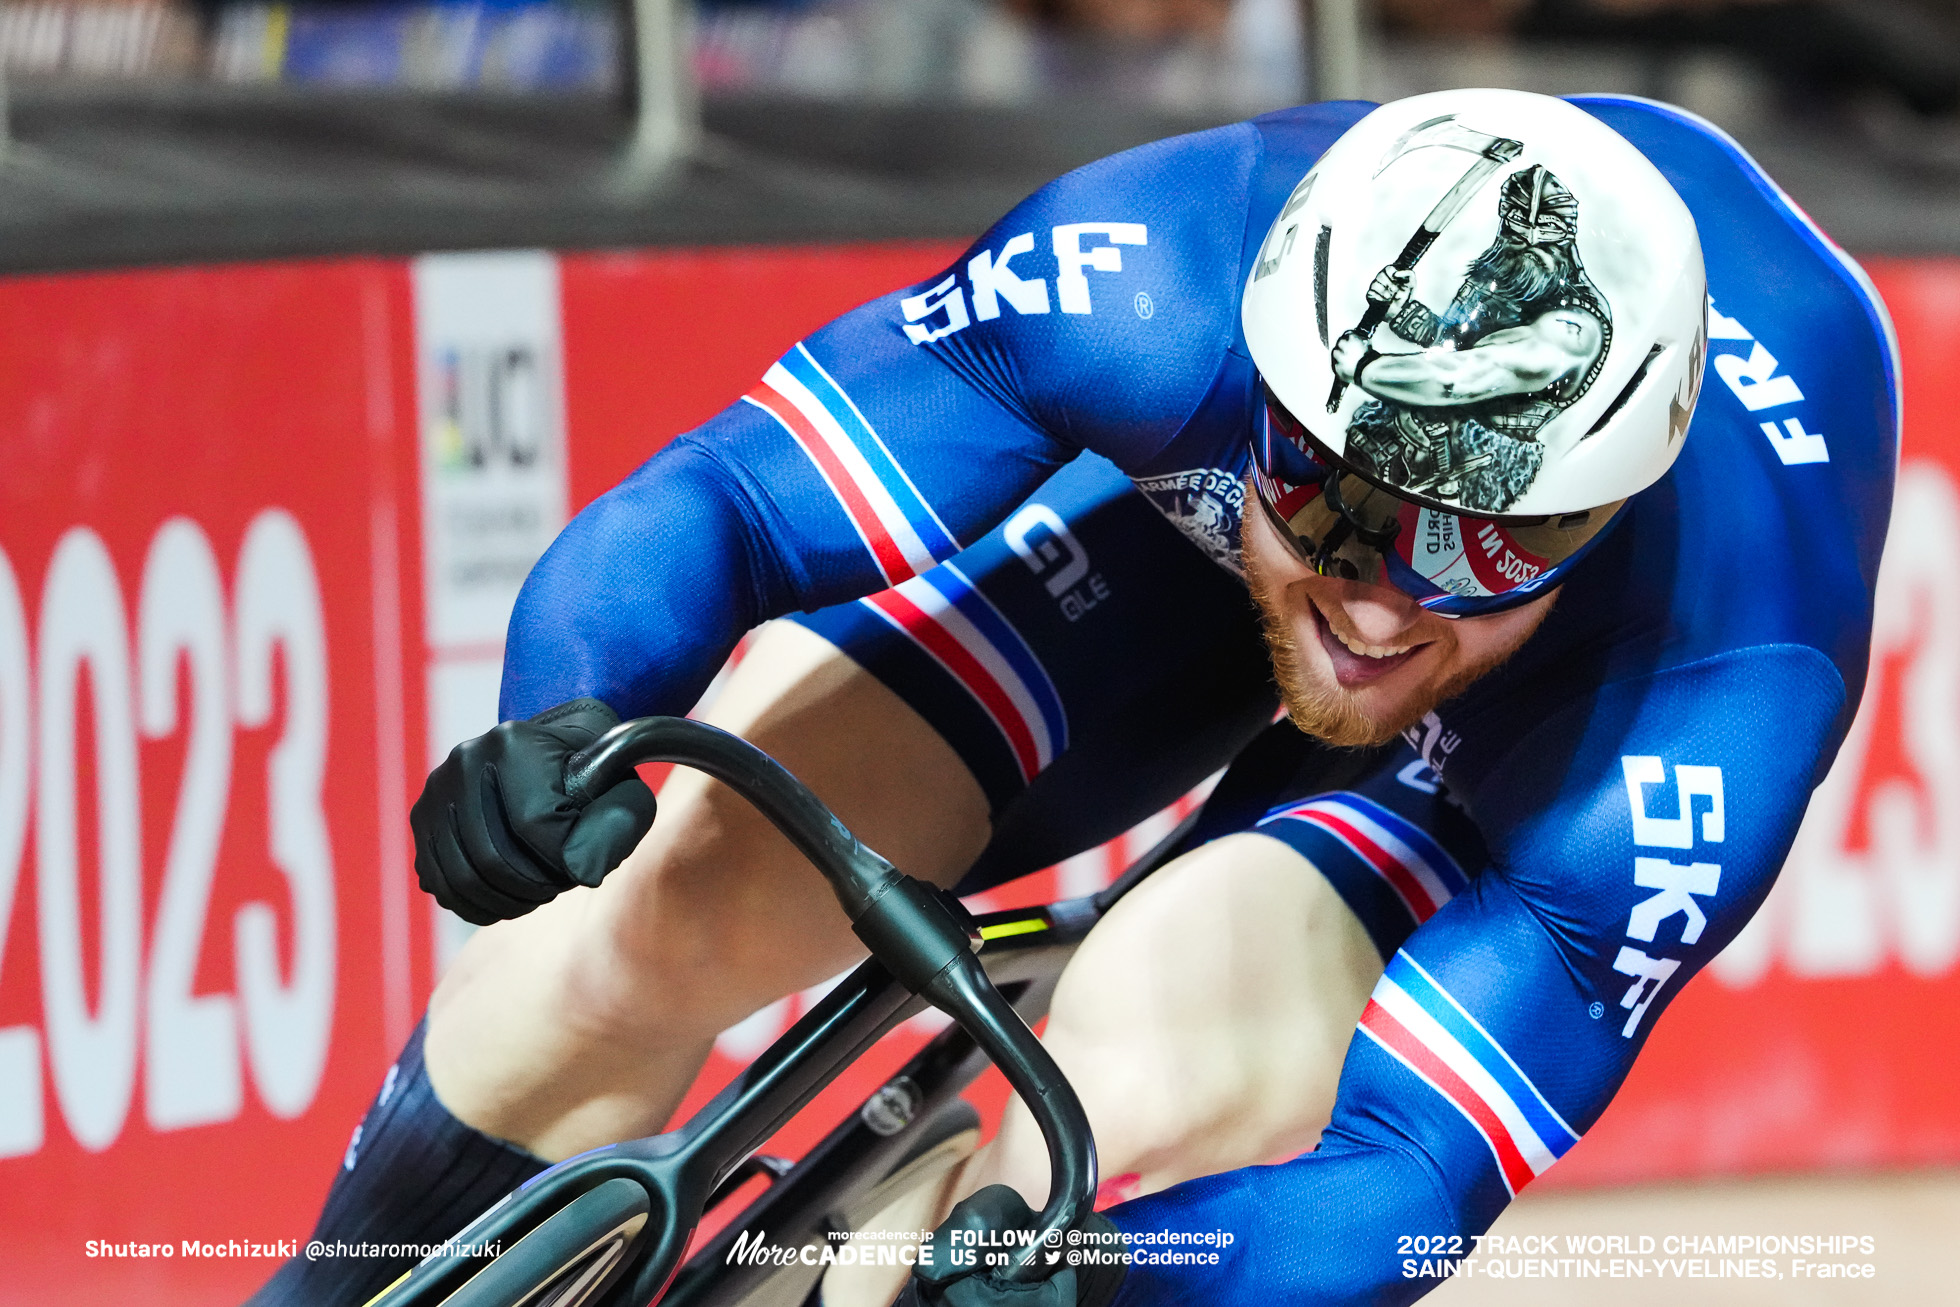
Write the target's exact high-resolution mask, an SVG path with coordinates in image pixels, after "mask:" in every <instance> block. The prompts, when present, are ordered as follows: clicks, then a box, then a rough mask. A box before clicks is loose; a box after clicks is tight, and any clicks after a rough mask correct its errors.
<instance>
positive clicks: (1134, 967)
mask: <svg viewBox="0 0 1960 1307" xmlns="http://www.w3.org/2000/svg"><path fill="white" fill-rule="evenodd" d="M1381 967H1382V963H1381V958H1380V955H1379V954H1378V953H1377V952H1376V951H1375V949H1374V946H1373V944H1372V943H1371V942H1370V940H1369V938H1368V936H1367V933H1366V931H1365V930H1364V929H1363V928H1362V926H1361V924H1360V922H1359V921H1358V920H1356V919H1355V917H1354V914H1353V913H1352V912H1351V911H1350V910H1349V909H1348V908H1347V906H1346V905H1345V904H1344V903H1343V902H1342V901H1341V899H1340V897H1339V896H1338V895H1337V894H1336V893H1334V891H1333V890H1332V888H1331V887H1330V886H1329V885H1328V884H1327V882H1326V881H1325V879H1324V878H1322V877H1321V876H1320V874H1319V873H1318V871H1316V870H1315V868H1314V867H1313V866H1312V864H1311V863H1309V862H1308V861H1307V860H1306V859H1304V858H1302V857H1301V856H1300V855H1299V854H1298V853H1296V852H1294V851H1293V850H1291V849H1290V848H1287V847H1286V846H1284V845H1281V844H1279V843H1278V842H1277V841H1273V840H1268V839H1265V838H1263V837H1258V836H1244V837H1231V838H1228V839H1225V840H1220V841H1217V842H1216V843H1213V844H1210V845H1207V846H1205V847H1204V848H1202V849H1199V850H1197V851H1195V852H1194V853H1192V854H1188V855H1186V856H1185V857H1183V858H1180V859H1179V860H1178V861H1176V862H1174V863H1172V864H1171V865H1170V866H1168V867H1166V868H1165V869H1164V870H1163V871H1162V872H1159V873H1158V874H1157V875H1156V876H1153V877H1152V878H1151V879H1150V880H1148V881H1145V882H1144V883H1143V885H1141V886H1139V887H1138V888H1137V889H1136V890H1135V891H1133V892H1132V894H1131V895H1129V896H1128V897H1126V898H1125V899H1124V900H1123V901H1122V902H1121V903H1119V904H1118V905H1117V907H1116V908H1115V909H1114V910H1112V912H1111V913H1110V915H1109V917H1108V918H1107V919H1106V920H1105V921H1104V922H1103V923H1102V924H1101V925H1100V926H1098V927H1097V929H1096V931H1095V932H1094V933H1093V934H1091V936H1090V937H1089V939H1088V940H1087V941H1086V942H1085V943H1084V945H1083V948H1082V950H1081V951H1080V952H1079V953H1078V954H1077V955H1076V958H1075V959H1074V960H1073V961H1072V962H1071V963H1070V965H1069V968H1068V970H1067V972H1065V973H1064V975H1063V978H1062V982H1061V985H1060V986H1059V987H1058V989H1057V992H1056V995H1055V1002H1054V1011H1053V1016H1052V1017H1051V1019H1050V1023H1049V1034H1048V1040H1049V1043H1050V1045H1051V1047H1053V1048H1054V1050H1055V1053H1056V1057H1057V1059H1058V1060H1059V1061H1061V1062H1062V1065H1063V1067H1064V1069H1065V1070H1067V1071H1068V1073H1069V1074H1070V1076H1071V1077H1072V1078H1075V1079H1077V1080H1078V1081H1079V1082H1080V1083H1081V1085H1082V1088H1083V1091H1084V1096H1085V1099H1087V1100H1088V1101H1089V1102H1090V1110H1091V1114H1092V1119H1093V1118H1094V1117H1095V1116H1097V1115H1098V1114H1100V1115H1101V1116H1102V1117H1103V1118H1104V1119H1103V1120H1097V1121H1096V1129H1097V1135H1098V1139H1099V1140H1102V1139H1103V1138H1104V1137H1105V1136H1107V1138H1108V1145H1109V1147H1111V1148H1114V1149H1118V1150H1120V1151H1122V1152H1124V1153H1126V1154H1128V1155H1129V1156H1130V1160H1129V1161H1128V1162H1127V1163H1126V1164H1125V1165H1124V1166H1123V1169H1124V1170H1131V1171H1139V1172H1142V1173H1145V1174H1150V1173H1155V1174H1159V1175H1172V1174H1175V1175H1176V1177H1177V1178H1185V1177H1188V1176H1191V1175H1199V1174H1205V1173H1207V1172H1209V1171H1216V1170H1221V1169H1227V1168H1229V1167H1233V1166H1242V1165H1248V1164H1251V1163H1255V1162H1263V1161H1268V1160H1271V1159H1272V1158H1273V1157H1275V1156H1277V1155H1280V1154H1284V1153H1288V1152H1293V1151H1299V1150H1301V1149H1304V1148H1308V1147H1311V1146H1312V1144H1313V1142H1314V1140H1315V1139H1316V1138H1317V1137H1318V1135H1319V1132H1320V1129H1321V1128H1322V1127H1323V1126H1324V1124H1325V1122H1326V1120H1327V1118H1328V1115H1329V1113H1330V1112H1331V1110H1332V1104H1333V1100H1334V1093H1335V1088H1336V1085H1337V1082H1338V1079H1339V1074H1340V1067H1341V1063H1342V1060H1343V1057H1344V1055H1345V1051H1346V1048H1347V1045H1348V1042H1349V1040H1350V1038H1351V1037H1352V1034H1353V1031H1354V1026H1355V1022H1356V1021H1357V1020H1358V1018H1359V1017H1360V1014H1361V1009H1362V1008H1363V1006H1365V1004H1366V1002H1367V996H1368V992H1369V990H1370V989H1371V988H1372V987H1373V984H1374V982H1375V979H1376V978H1377V977H1378V976H1379V975H1380V972H1381ZM1138 1084H1150V1085H1152V1086H1153V1090H1152V1092H1151V1093H1150V1094H1147V1095H1139V1094H1137V1093H1135V1086H1136V1085H1138ZM1105 1121H1106V1122H1107V1124H1105ZM1110 1169H1111V1174H1118V1173H1119V1171H1118V1170H1117V1168H1116V1164H1115V1162H1114V1160H1113V1159H1112V1165H1111V1168H1110ZM1166 1182H1168V1181H1166Z"/></svg>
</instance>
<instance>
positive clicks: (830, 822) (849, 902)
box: [565, 717, 900, 921]
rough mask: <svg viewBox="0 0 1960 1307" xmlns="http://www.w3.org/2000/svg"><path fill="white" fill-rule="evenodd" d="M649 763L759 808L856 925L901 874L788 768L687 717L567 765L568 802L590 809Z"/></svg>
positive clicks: (643, 729)
mask: <svg viewBox="0 0 1960 1307" xmlns="http://www.w3.org/2000/svg"><path fill="white" fill-rule="evenodd" d="M649 762H671V763H678V764H680V765H681V766H684V767H692V768H694V769H695V770H697V771H703V772H706V773H707V774H708V775H710V776H712V777H714V778H715V779H716V780H718V781H720V782H721V783H722V784H724V785H726V786H728V787H729V788H730V789H732V790H734V791H735V792H736V793H737V794H739V795H741V796H742V797H743V798H744V799H747V800H748V801H749V802H750V803H752V804H754V805H755V807H756V809H757V810H758V811H759V812H761V813H762V815H763V816H765V817H767V818H768V819H769V821H770V824H772V825H773V826H775V828H776V829H777V830H779V831H781V832H782V833H783V835H784V837H785V838H787V839H788V840H789V842H790V843H791V844H794V845H795V846H796V848H797V851H798V852H800V853H801V854H802V855H803V856H804V857H806V858H808V859H809V860H810V861H811V862H812V863H814V864H815V865H816V868H817V870H818V871H821V872H822V873H823V874H824V878H825V879H827V880H828V881H830V884H831V888H832V889H834V890H835V891H836V892H837V898H838V901H839V902H841V903H842V904H843V905H844V911H845V912H846V913H848V914H849V915H850V917H851V919H852V920H853V921H855V920H857V918H858V917H860V916H861V915H863V913H864V910H865V908H867V907H869V906H870V904H871V901H872V900H873V899H875V898H877V897H878V896H879V895H880V894H881V893H883V892H884V891H885V889H887V888H888V887H889V886H890V885H891V884H892V883H893V882H894V881H896V880H897V878H898V876H899V874H900V873H899V871H898V868H896V867H894V866H892V864H891V863H889V862H887V861H885V859H884V858H882V857H880V856H879V855H878V854H876V853H874V852H872V851H871V850H870V849H867V848H866V847H864V845H863V844H861V843H860V842H859V841H858V838H857V836H855V835H853V834H851V832H850V831H848V830H846V829H845V827H844V823H842V822H840V821H838V820H837V818H836V817H835V816H834V815H833V814H832V813H831V811H830V809H829V808H827V807H825V806H824V804H823V801H822V800H821V799H819V798H817V796H816V795H814V794H812V793H810V789H809V787H808V786H806V785H805V784H803V782H802V781H799V780H797V779H796V777H794V776H792V775H790V774H789V771H788V769H787V768H785V767H784V766H783V765H782V764H781V763H779V762H777V761H776V760H775V759H774V758H771V757H770V756H769V755H768V754H766V753H764V752H763V751H762V750H760V749H758V748H756V747H755V746H754V745H753V744H750V743H749V742H748V741H747V740H744V739H742V738H741V737H739V736H735V735H730V734H729V733H728V732H727V731H724V730H719V729H717V728H716V727H713V726H709V725H707V724H706V723H704V722H693V721H688V720H687V719H686V718H683V717H641V718H638V719H637V720H634V721H630V722H621V723H620V724H619V725H617V726H615V727H613V728H612V729H611V730H610V731H607V732H606V733H605V734H604V735H602V736H600V737H599V738H598V739H597V740H594V741H593V742H592V743H591V744H590V745H588V746H587V747H586V748H584V749H582V750H580V751H579V752H578V753H575V754H573V755H572V756H571V757H570V758H567V759H566V760H565V794H566V796H567V797H568V798H570V799H571V801H572V802H573V803H574V804H576V805H578V806H579V807H581V808H582V807H584V806H585V805H586V804H588V803H590V802H591V801H592V800H593V799H594V798H596V797H597V796H598V795H600V794H603V793H604V792H605V791H607V790H609V789H611V788H612V787H613V786H614V785H617V784H618V783H619V782H620V781H623V780H625V779H626V778H627V777H628V776H630V775H631V774H632V772H633V769H634V768H635V767H638V766H640V765H641V764H643V763H649Z"/></svg>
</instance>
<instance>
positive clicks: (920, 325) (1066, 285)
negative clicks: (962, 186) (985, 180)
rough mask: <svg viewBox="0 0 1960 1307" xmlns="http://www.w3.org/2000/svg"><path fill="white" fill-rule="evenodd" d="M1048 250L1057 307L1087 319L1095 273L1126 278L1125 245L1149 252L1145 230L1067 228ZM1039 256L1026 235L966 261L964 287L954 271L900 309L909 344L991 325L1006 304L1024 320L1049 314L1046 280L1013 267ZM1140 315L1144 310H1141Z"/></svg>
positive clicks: (1094, 225)
mask: <svg viewBox="0 0 1960 1307" xmlns="http://www.w3.org/2000/svg"><path fill="white" fill-rule="evenodd" d="M1048 238H1049V239H1048V244H1049V248H1050V249H1051V250H1052V251H1053V252H1054V257H1055V302H1056V303H1059V305H1060V307H1061V310H1062V312H1064V313H1079V314H1088V313H1092V312H1094V311H1095V305H1094V302H1093V300H1092V298H1091V296H1090V294H1089V277H1088V274H1089V273H1091V272H1112V273H1113V272H1121V271H1123V251H1122V250H1121V249H1119V248H1117V247H1118V246H1122V245H1147V244H1149V243H1150V233H1149V231H1148V229H1146V228H1145V226H1144V224H1143V223H1140V222H1070V223H1063V224H1062V225H1060V226H1057V227H1051V228H1049V231H1048ZM1033 253H1034V233H1033V232H1031V231H1024V232H1022V233H1021V234H1020V235H1018V236H1015V237H1013V238H1011V239H1010V240H1009V241H1008V242H1007V243H1006V244H1005V245H1003V246H1001V247H1000V249H999V250H998V251H995V250H981V251H980V252H979V253H978V254H975V255H974V256H973V257H972V258H970V259H968V260H967V261H966V281H965V283H964V284H962V283H961V280H960V275H959V273H958V272H957V271H954V272H949V273H947V274H946V276H945V277H944V278H943V279H942V280H940V281H939V282H938V284H936V285H934V286H933V287H931V288H930V289H928V290H924V291H921V292H920V293H919V294H917V295H908V296H907V297H906V298H904V299H902V300H900V301H899V302H898V307H899V310H900V311H901V312H903V313H904V314H905V338H906V339H907V340H909V341H911V342H912V343H913V344H914V345H926V344H930V343H931V342H933V341H935V340H943V339H944V338H946V337H947V336H950V335H952V334H953V333H954V332H956V331H964V330H965V329H966V328H967V327H969V326H971V325H972V324H973V322H974V321H975V320H976V319H977V320H978V321H981V322H991V321H993V320H994V319H995V318H998V317H999V316H1000V315H1001V305H1003V304H1005V305H1006V306H1007V307H1008V308H1011V309H1013V310H1014V312H1016V313H1018V314H1021V315H1022V316H1024V317H1033V316H1035V315H1037V314H1043V313H1047V312H1048V311H1049V309H1050V300H1049V296H1048V280H1047V278H1045V277H1027V276H1023V275H1022V272H1023V271H1024V269H1025V267H1026V266H1027V265H1023V268H1022V269H1017V268H1015V267H1014V260H1015V259H1017V258H1019V257H1021V256H1022V255H1032V254H1033ZM969 287H970V288H971V290H972V292H973V307H972V310H971V312H969V311H968V308H967V291H968V288H969ZM1138 312H1139V315H1141V316H1147V315H1143V314H1142V310H1141V309H1139V310H1138Z"/></svg>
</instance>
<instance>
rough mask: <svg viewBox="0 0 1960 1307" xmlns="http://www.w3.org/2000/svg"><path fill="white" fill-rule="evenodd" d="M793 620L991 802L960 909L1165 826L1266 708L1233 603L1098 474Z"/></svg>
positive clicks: (1243, 600)
mask: <svg viewBox="0 0 1960 1307" xmlns="http://www.w3.org/2000/svg"><path fill="white" fill-rule="evenodd" d="M793 620H795V621H797V622H799V623H801V624H803V625H804V626H806V627H808V628H809V629H810V630H813V631H816V632H818V633H820V634H822V635H824V636H825V637H826V638H827V639H829V640H831V641H832V642H833V643H834V644H835V645H836V646H837V647H838V648H839V649H841V650H842V651H843V652H844V653H845V654H846V655H847V656H848V657H849V658H850V659H851V660H852V661H853V662H855V663H856V664H857V665H858V666H860V667H862V668H864V669H865V670H866V671H867V672H869V673H870V674H871V675H872V676H873V677H875V678H877V680H879V681H880V682H881V683H883V684H884V685H886V686H887V687H889V688H890V689H891V690H892V691H894V692H895V693H896V694H897V695H898V696H899V697H900V698H901V699H903V700H904V701H905V702H906V703H907V704H908V705H909V706H910V707H911V708H912V709H913V710H914V711H915V712H917V713H918V714H919V716H920V717H922V718H923V719H924V720H926V721H927V722H929V723H931V725H932V727H933V729H934V730H935V731H936V732H937V733H938V734H939V735H940V736H941V737H942V738H943V739H944V740H945V741H946V742H947V743H948V744H949V745H950V746H951V747H952V749H953V751H954V752H955V753H956V754H958V756H959V757H960V759H961V761H962V763H963V764H964V766H965V767H966V769H967V770H968V772H969V773H970V774H971V775H972V776H973V777H974V779H975V781H976V782H977V783H978V784H979V786H980V788H981V790H982V791H983V792H984V793H985V795H986V799H987V804H988V807H989V809H990V812H991V816H992V821H993V836H992V840H991V842H990V843H989V845H988V847H987V850H986V852H985V853H984V854H983V855H982V856H981V857H980V859H979V861H978V862H977V863H975V864H974V866H973V868H972V870H971V872H970V873H969V874H968V875H967V876H966V877H965V878H964V880H963V881H962V883H961V885H960V889H961V891H962V892H967V893H970V892H974V891H977V890H980V889H984V888H987V887H988V886H990V885H994V884H998V883H1000V882H1001V881H1004V880H1009V879H1012V878H1013V877H1015V876H1019V875H1023V874H1025V873H1027V872H1030V871H1036V870H1039V869H1040V868H1042V867H1044V866H1047V865H1049V864H1051V863H1053V862H1056V861H1059V860H1060V859H1062V858H1064V857H1067V856H1069V855H1071V854H1074V853H1078V852H1080V851H1082V850H1083V849H1086V848H1091V847H1093V846H1094V845H1096V844H1099V843H1101V842H1102V841H1103V840H1106V839H1108V838H1110V837H1112V836H1114V835H1116V834H1119V833H1121V832H1122V831H1123V830H1126V829H1127V828H1129V827H1130V826H1132V825H1134V824H1135V823H1136V822H1138V821H1140V820H1142V819H1143V818H1145V817H1147V816H1149V815H1151V814H1152V813H1154V812H1156V811H1158V810H1159V809H1161V808H1162V807H1164V806H1165V805H1166V804H1168V803H1170V802H1171V801H1172V800H1174V799H1175V798H1177V797H1178V796H1179V795H1180V794H1182V793H1184V792H1185V791H1186V790H1188V789H1189V788H1190V787H1191V786H1193V785H1195V784H1196V783H1197V782H1199V781H1200V780H1202V779H1203V778H1204V777H1206V776H1208V775H1210V774H1211V773H1212V772H1214V771H1216V770H1218V769H1219V768H1220V767H1223V766H1224V765H1225V764H1226V763H1227V762H1229V761H1230V760H1231V758H1232V756H1233V755H1234V754H1236V753H1237V752H1238V751H1239V749H1241V748H1242V747H1243V746H1244V744H1245V742H1246V741H1247V740H1249V739H1250V738H1252V737H1253V736H1254V735H1255V734H1256V733H1257V732H1258V731H1259V730H1260V729H1261V728H1263V727H1264V726H1265V725H1266V724H1267V723H1268V722H1270V721H1271V720H1272V714H1273V711H1274V709H1275V707H1276V700H1275V698H1274V694H1273V689H1272V684H1271V678H1272V673H1271V667H1270V663H1269V661H1268V659H1267V654H1266V649H1265V644H1264V641H1263V640H1262V638H1261V637H1260V634H1259V629H1258V621H1257V617H1256V615H1255V613H1254V611H1253V608H1252V605H1251V602H1250V600H1249V599H1248V598H1247V596H1246V592H1245V587H1244V585H1243V584H1242V583H1241V582H1240V581H1239V580H1238V579H1237V578H1236V577H1234V576H1233V575H1232V574H1231V573H1229V572H1227V571H1226V570H1225V569H1224V568H1222V567H1220V566H1219V565H1218V564H1217V563H1215V562H1214V561H1212V559H1211V558H1210V557H1209V556H1208V555H1207V553H1206V552H1205V551H1204V550H1201V549H1199V548H1196V547H1194V546H1193V543H1192V541H1191V540H1189V539H1187V538H1186V537H1185V536H1184V535H1183V533H1181V532H1180V531H1179V530H1178V529H1177V528H1176V527H1174V526H1172V525H1171V524H1170V523H1169V522H1167V521H1166V520H1165V519H1164V518H1163V516H1162V515H1161V514H1159V513H1158V512H1157V511H1156V510H1155V509H1154V508H1152V507H1151V506H1150V504H1149V503H1148V502H1147V501H1146V500H1145V499H1144V498H1143V496H1142V495H1140V494H1139V493H1137V492H1136V490H1135V489H1134V488H1133V487H1132V486H1131V484H1130V482H1129V480H1128V478H1126V477H1125V476H1124V475H1123V474H1122V473H1121V472H1119V471H1118V470H1117V469H1116V468H1115V467H1114V466H1112V465H1111V464H1109V463H1108V462H1106V461H1105V460H1103V459H1100V458H1097V457H1095V456H1093V455H1085V456H1083V457H1082V458H1079V459H1077V460H1076V461H1075V462H1074V463H1072V464H1070V465H1069V466H1068V467H1067V468H1065V469H1063V470H1062V471H1061V472H1059V473H1057V474H1056V475H1055V476H1054V477H1052V478H1050V480H1049V481H1048V482H1047V483H1046V484H1045V485H1044V486H1043V487H1042V488H1041V489H1040V490H1039V491H1038V492H1036V494H1035V495H1034V496H1033V497H1031V498H1030V499H1029V501H1028V502H1027V503H1026V504H1024V505H1023V506H1022V507H1021V508H1020V509H1019V510H1017V511H1016V512H1015V513H1014V514H1012V515H1011V516H1010V517H1009V518H1008V520H1007V521H1006V522H1005V523H1004V524H1003V525H1002V526H1001V527H1000V528H999V529H997V530H995V531H994V532H992V533H991V534H989V535H988V536H986V537H985V538H984V539H982V540H981V541H979V542H978V543H976V544H975V545H973V546H972V547H971V548H969V549H967V550H966V551H965V552H964V553H962V554H960V555H959V556H958V557H957V558H955V559H953V560H952V561H951V562H949V563H947V564H945V565H942V566H941V567H938V568H935V569H934V570H933V571H931V572H929V573H927V574H926V575H924V576H921V577H918V578H916V579H914V580H911V581H908V582H906V583H904V584H903V585H901V586H898V587H897V588H896V589H894V590H890V591H886V592H884V593H882V594H878V595H873V596H870V597H869V598H866V599H863V600H859V601H857V602H855V603H850V604H842V605H839V606H837V607H835V608H831V609H826V610H824V611H822V612H818V613H814V614H808V615H805V616H801V617H798V618H795V619H793Z"/></svg>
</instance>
